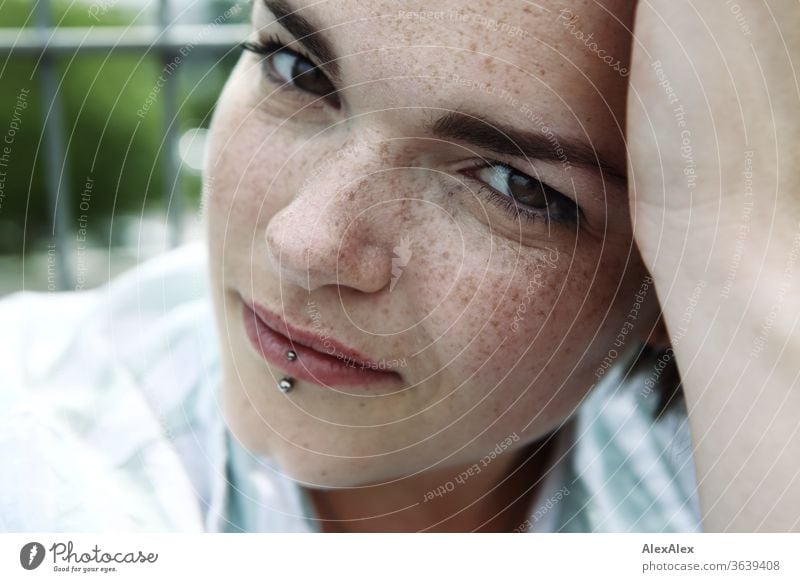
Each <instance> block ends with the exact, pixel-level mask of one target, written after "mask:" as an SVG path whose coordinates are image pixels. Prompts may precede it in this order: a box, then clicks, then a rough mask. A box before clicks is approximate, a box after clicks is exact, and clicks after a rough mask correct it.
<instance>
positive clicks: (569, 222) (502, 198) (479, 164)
mask: <svg viewBox="0 0 800 582" xmlns="http://www.w3.org/2000/svg"><path fill="white" fill-rule="evenodd" d="M494 167H500V168H505V169H507V170H509V171H510V172H513V173H515V174H519V175H521V176H525V177H526V178H528V179H529V180H532V181H533V182H538V183H539V184H541V185H542V186H544V187H545V188H547V189H548V190H550V191H551V192H552V193H553V195H554V196H553V198H554V199H553V201H552V202H551V203H550V205H557V206H561V208H560V209H559V212H557V213H552V212H550V211H549V209H548V210H545V211H542V210H536V209H535V208H530V207H527V206H525V205H523V204H520V203H517V202H516V201H515V200H514V199H513V198H511V197H510V196H507V195H506V194H502V193H500V192H498V191H497V190H495V189H494V188H492V187H491V186H488V185H486V183H485V182H484V181H483V180H480V179H479V178H476V177H474V176H472V175H471V172H474V171H476V170H482V169H486V168H494ZM462 172H464V173H465V174H466V175H467V176H468V177H469V178H471V179H473V180H475V181H477V182H478V183H479V184H480V188H479V189H478V193H479V194H482V195H483V196H484V197H485V198H486V199H487V200H488V201H489V202H490V203H491V204H494V205H495V206H496V207H497V208H500V209H501V210H503V211H504V212H506V213H507V214H508V215H509V216H510V217H511V218H512V219H513V220H520V219H522V220H524V221H525V223H526V224H533V223H535V222H536V221H537V220H542V221H544V223H545V224H546V225H549V224H551V223H556V224H560V225H563V226H575V225H577V224H579V223H580V221H581V219H582V218H583V211H582V210H581V208H580V206H578V205H577V204H576V203H575V202H574V201H573V200H572V199H571V198H569V197H568V196H565V195H564V194H561V192H559V191H558V190H556V189H555V188H553V187H552V186H549V185H547V184H545V183H544V182H542V181H541V180H537V179H536V178H533V177H531V176H529V175H528V174H525V173H524V172H520V171H519V170H517V169H516V168H514V167H512V166H509V165H508V164H504V163H502V162H497V161H494V160H488V161H484V160H477V161H476V162H475V163H474V165H472V166H469V167H468V168H465V170H462Z"/></svg>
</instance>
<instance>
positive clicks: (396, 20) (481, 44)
mask: <svg viewBox="0 0 800 582" xmlns="http://www.w3.org/2000/svg"><path fill="white" fill-rule="evenodd" d="M253 1H254V3H255V4H256V23H257V25H258V26H259V27H263V26H264V25H267V26H266V28H264V30H271V29H273V28H276V29H278V28H280V27H279V26H277V25H276V24H267V23H268V22H269V21H271V20H272V19H273V16H272V14H271V13H270V12H269V11H268V10H267V9H266V8H265V6H264V4H265V3H266V4H270V3H274V2H276V1H277V0H266V1H265V0H253ZM279 3H280V4H282V5H283V7H284V8H285V9H288V10H289V11H296V14H298V15H300V16H302V17H303V18H304V19H306V20H307V21H308V22H309V23H311V24H312V25H313V26H314V28H316V29H318V30H319V31H320V36H322V37H324V38H325V40H326V41H327V44H329V45H330V47H331V49H332V50H333V52H334V53H335V58H336V60H337V62H338V65H339V68H340V69H341V74H342V78H343V81H344V83H345V87H346V88H347V90H348V91H349V92H350V93H351V95H352V96H353V98H355V99H358V97H360V98H361V99H363V101H362V102H361V105H363V106H364V108H366V109H373V108H377V109H380V108H391V107H403V106H409V105H414V106H419V105H424V106H431V107H437V106H438V107H445V108H447V107H451V106H452V107H454V106H457V105H464V104H468V105H469V107H470V108H471V109H473V110H476V111H486V110H487V109H490V110H491V112H492V115H493V117H494V118H496V119H498V120H499V121H503V122H506V123H519V122H521V121H524V119H525V118H526V116H527V117H528V118H529V119H528V120H529V121H530V118H531V116H532V115H534V114H537V115H544V116H545V117H546V122H547V123H548V124H550V125H557V126H558V127H559V128H560V130H561V131H563V132H565V133H572V134H587V135H589V137H592V138H594V139H596V140H599V141H601V142H606V143H605V146H606V148H607V149H611V150H614V149H617V150H618V149H620V148H618V147H615V146H614V145H612V144H611V143H608V142H609V141H614V139H616V141H617V144H616V145H619V139H617V138H612V137H609V135H612V136H620V138H621V131H620V126H621V119H622V116H623V114H624V104H625V94H626V91H627V77H626V72H627V67H628V55H629V52H630V37H631V35H630V27H631V24H632V20H633V10H634V3H633V2H630V1H629V0H604V1H564V0H561V1H551V0H545V1H540V2H528V1H526V0H480V1H477V2H469V3H466V2H463V1H462V0H445V1H441V2H435V3H431V2H425V1H417V0H411V1H404V2H397V1H395V0H373V1H370V2H364V1H357V0H322V1H320V0H282V1H280V2H279ZM376 80H379V83H376V82H375V81H376ZM592 134H594V135H592ZM598 145H600V144H598ZM612 157H613V156H612Z"/></svg>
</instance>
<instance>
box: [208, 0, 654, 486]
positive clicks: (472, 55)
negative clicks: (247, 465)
mask: <svg viewBox="0 0 800 582" xmlns="http://www.w3.org/2000/svg"><path fill="white" fill-rule="evenodd" d="M632 4H633V3H631V2H627V1H625V0H619V1H607V2H601V1H598V2H566V1H562V2H555V1H553V2H551V1H545V2H539V3H536V4H532V3H528V2H522V1H520V0H507V1H498V0H491V1H490V0H484V1H478V2H472V3H469V5H466V4H464V3H463V2H459V1H456V0H452V1H447V2H438V3H436V6H435V9H433V10H432V9H431V6H432V5H431V4H430V3H426V2H403V3H397V2H394V1H389V0H385V1H384V0H377V1H372V2H356V1H351V0H330V1H327V2H324V1H323V2H317V3H312V2H308V1H306V0H284V1H276V0H266V1H265V0H254V9H253V16H252V18H253V23H254V30H253V33H252V35H251V38H250V41H251V42H253V43H260V44H263V45H268V46H267V49H269V52H272V53H273V54H272V56H271V57H270V56H267V55H259V54H256V53H254V52H251V51H245V52H244V53H243V54H242V56H241V59H240V60H239V62H238V64H237V66H236V68H235V70H234V71H233V74H232V75H231V77H230V79H229V81H228V83H227V86H226V88H225V90H224V93H223V95H222V97H221V100H220V102H219V105H218V108H217V110H216V112H215V115H214V120H213V124H212V139H211V145H210V148H209V152H208V154H209V155H208V172H207V176H206V180H207V183H206V187H207V191H208V193H209V200H208V215H209V218H210V225H209V234H210V239H209V240H210V251H211V268H212V274H213V280H214V289H215V304H216V315H217V320H218V325H219V330H220V337H221V341H222V344H223V363H224V382H225V386H224V390H225V414H226V417H227V420H228V422H229V424H230V426H231V428H232V430H233V432H234V434H235V435H236V436H237V437H238V438H239V439H240V440H241V441H242V442H243V443H244V444H245V445H246V446H248V447H249V448H251V449H252V450H253V451H254V452H257V453H261V454H268V455H270V456H271V457H273V458H275V459H276V460H277V461H278V462H279V464H280V465H281V466H282V468H283V469H284V470H285V471H287V473H288V474H290V475H291V476H293V477H295V478H297V479H299V480H302V481H305V482H307V483H309V484H312V485H314V484H317V485H357V484H364V483H372V482H380V481H383V480H387V479H393V478H396V477H400V476H404V475H411V474H415V473H417V472H420V471H424V470H426V469H428V468H432V467H434V466H436V467H442V466H444V465H449V464H455V463H463V462H474V461H475V460H477V459H481V458H483V457H484V456H486V455H491V452H492V451H493V450H494V449H495V447H496V445H498V444H499V443H503V442H506V443H508V442H509V441H508V440H507V439H508V437H510V438H511V442H513V447H518V446H522V445H524V444H525V443H528V442H531V441H532V440H534V439H536V438H538V437H541V436H543V435H544V434H545V433H547V432H548V431H550V430H552V429H554V428H555V427H556V426H557V425H558V424H559V423H560V422H561V421H563V420H564V418H565V417H566V416H567V415H568V414H570V412H571V411H572V410H573V409H574V408H575V407H576V405H577V404H579V402H580V401H581V399H582V398H583V397H584V396H585V395H586V393H587V392H588V390H589V389H590V388H591V387H592V386H593V385H594V383H595V382H597V378H598V374H602V373H603V371H604V369H603V360H604V359H606V363H607V361H608V357H609V351H610V348H612V347H614V349H613V350H612V355H613V353H619V354H622V353H623V352H624V351H625V350H626V349H629V348H633V347H634V346H635V344H636V342H637V341H638V338H640V337H643V336H644V334H646V333H647V332H649V331H650V329H651V328H652V324H653V319H654V317H653V314H654V313H655V311H656V309H655V302H654V298H648V299H647V301H646V302H645V305H644V307H641V308H639V309H636V307H637V305H638V304H636V303H635V299H636V297H635V296H636V294H637V293H638V292H639V290H640V288H641V285H642V281H643V279H644V278H645V275H646V273H645V270H644V267H643V266H642V264H641V262H640V260H639V256H638V254H637V252H636V250H635V248H634V246H633V243H632V234H631V226H630V219H629V216H628V200H627V193H626V185H625V180H624V172H625V160H626V158H625V150H624V142H623V119H624V102H625V93H626V87H627V77H626V67H627V55H628V52H629V48H630V46H629V43H630V39H629V33H628V32H627V30H628V28H629V25H630V23H631V22H632V11H633V9H632V7H631V5H632ZM400 6H402V8H400ZM292 11H296V12H292ZM286 14H288V15H286ZM280 17H282V19H281V20H280V21H278V20H277V19H278V18H280ZM282 23H283V24H282ZM299 25H305V28H308V27H309V26H310V27H312V28H313V29H316V30H317V31H319V32H318V33H317V34H313V32H312V31H311V30H303V27H301V26H299ZM292 31H293V32H294V34H292ZM309 35H311V36H309ZM273 42H278V43H281V44H283V45H286V46H287V47H288V48H287V49H283V50H279V51H278V52H274V51H275V50H276V48H275V47H274V46H272V45H270V43H273ZM292 51H294V52H292ZM297 53H299V54H297ZM309 59H310V61H309ZM328 61H330V62H328ZM319 65H322V66H321V69H316V70H311V71H309V69H310V68H312V67H314V66H319ZM304 71H307V72H306V73H305V74H302V73H303V72H304ZM254 304H255V305H259V306H261V308H264V309H266V310H269V311H271V312H274V313H277V314H279V315H280V316H281V317H282V318H283V321H286V322H288V323H289V325H291V326H294V327H295V328H299V329H301V330H304V331H305V332H306V335H296V334H295V335H293V334H292V333H291V332H290V331H289V330H287V329H284V330H283V331H284V333H285V334H288V335H290V336H293V339H294V340H295V341H296V342H301V343H305V344H309V343H312V342H310V341H309V338H312V339H314V338H315V342H316V345H317V348H318V349H321V350H323V351H325V350H326V348H330V349H329V353H330V352H334V348H333V346H334V342H336V346H346V347H348V348H350V349H351V350H355V351H357V352H359V353H360V354H361V355H362V357H363V358H366V359H369V360H371V361H372V362H373V363H376V364H380V365H381V366H382V367H386V368H389V369H390V370H391V372H372V373H371V374H370V373H362V372H359V374H361V375H360V376H358V378H357V379H358V380H359V382H355V381H350V380H348V379H347V378H346V377H345V376H344V375H343V371H344V372H347V373H351V375H352V373H353V368H352V366H351V367H349V368H348V367H346V366H345V365H344V363H346V358H345V357H343V356H342V353H339V352H336V353H334V354H333V356H330V358H331V360H334V361H333V363H330V362H329V363H330V365H326V364H324V363H323V364H320V360H319V358H313V357H308V354H309V352H307V351H303V348H302V346H301V347H298V350H297V353H298V356H299V357H298V359H296V360H294V361H289V360H288V359H285V360H283V359H281V360H276V358H275V357H272V358H271V360H270V357H267V358H266V359H265V358H264V357H262V355H261V351H262V347H261V342H262V340H263V342H265V343H269V344H270V346H272V347H269V348H265V349H266V351H267V352H270V350H271V349H272V348H273V347H274V345H273V343H274V342H273V340H270V339H269V335H270V334H269V333H266V335H264V334H265V331H264V327H263V324H262V323H258V324H256V323H254V322H255V321H256V320H255V318H254V315H253V312H252V311H249V307H245V305H247V306H253V305H254ZM256 309H259V308H256ZM261 313H262V314H263V312H261ZM631 313H633V314H634V315H633V317H631ZM626 322H628V325H626ZM272 323H273V325H274V326H276V327H280V326H281V325H282V323H281V322H278V323H275V322H274V321H273V322H272ZM631 325H632V327H631ZM252 328H255V330H256V331H255V334H253V333H252V332H253V329H252ZM622 331H624V332H625V333H624V335H623V336H622V337H623V339H622V341H621V342H620V341H618V340H617V338H618V335H619V334H620V333H621V332H622ZM615 340H617V344H616V346H615V344H614V342H615ZM270 342H273V343H270ZM277 345H278V346H279V347H280V345H281V344H280V341H278V344H277ZM306 350H307V348H306ZM306 363H307V366H306ZM356 367H358V366H356ZM299 370H302V372H301V371H299ZM598 370H600V372H598ZM286 376H291V377H293V378H295V382H294V387H293V389H292V390H291V391H290V392H288V393H283V392H281V391H280V390H278V388H277V383H278V381H279V380H280V379H281V378H283V377H286ZM343 378H344V379H343Z"/></svg>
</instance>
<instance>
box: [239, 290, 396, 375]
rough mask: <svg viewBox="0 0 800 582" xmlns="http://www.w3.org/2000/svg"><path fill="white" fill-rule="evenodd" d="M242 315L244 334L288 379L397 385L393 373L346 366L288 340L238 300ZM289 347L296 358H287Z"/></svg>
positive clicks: (332, 357)
mask: <svg viewBox="0 0 800 582" xmlns="http://www.w3.org/2000/svg"><path fill="white" fill-rule="evenodd" d="M242 306H243V309H242V315H243V317H244V326H245V330H246V331H247V337H248V338H249V339H250V343H251V344H252V345H253V347H254V348H255V350H256V352H258V353H259V354H260V355H261V357H263V358H264V359H265V360H266V361H267V362H269V363H270V364H272V365H273V366H276V367H278V368H280V369H282V370H284V371H286V373H287V375H289V376H291V377H292V378H297V379H299V380H306V381H308V382H312V383H314V384H318V385H320V386H325V387H337V388H338V387H341V388H346V387H348V386H365V385H374V384H379V383H380V384H387V383H390V384H391V385H393V386H394V387H397V386H398V385H399V384H400V382H401V378H400V376H399V375H398V374H397V373H395V372H381V371H376V370H369V369H366V368H361V367H359V366H358V365H350V366H348V365H346V364H344V363H343V362H342V360H341V359H339V358H336V357H335V356H331V355H328V354H324V353H322V352H318V351H317V350H314V349H311V348H308V347H306V346H301V345H300V344H297V343H295V344H294V345H293V344H292V343H291V342H290V341H289V338H287V337H286V336H284V335H283V334H280V333H278V332H276V331H274V330H273V329H272V328H271V327H269V326H268V325H266V324H265V323H264V322H263V321H261V319H260V318H259V317H258V315H256V313H255V312H254V311H253V310H252V309H250V307H249V306H248V305H247V304H246V303H242ZM289 350H293V351H294V352H295V353H296V354H297V359H295V360H294V361H289V360H288V359H287V358H286V354H287V352H289Z"/></svg>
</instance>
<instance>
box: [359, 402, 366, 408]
mask: <svg viewBox="0 0 800 582" xmlns="http://www.w3.org/2000/svg"><path fill="white" fill-rule="evenodd" d="M366 405H367V403H366V402H359V403H358V407H359V408H364V407H365V406H366Z"/></svg>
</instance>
